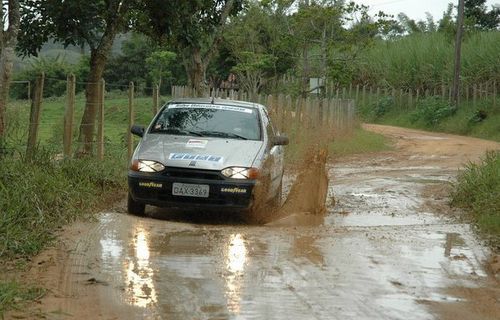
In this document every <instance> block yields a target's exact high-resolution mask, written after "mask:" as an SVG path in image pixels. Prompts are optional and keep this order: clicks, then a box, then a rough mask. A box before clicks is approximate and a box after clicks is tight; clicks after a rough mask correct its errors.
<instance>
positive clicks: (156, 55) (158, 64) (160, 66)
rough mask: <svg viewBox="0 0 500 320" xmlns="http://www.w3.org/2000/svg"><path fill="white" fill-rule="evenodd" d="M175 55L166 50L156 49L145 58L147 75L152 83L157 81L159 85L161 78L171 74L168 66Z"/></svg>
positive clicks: (168, 76)
mask: <svg viewBox="0 0 500 320" xmlns="http://www.w3.org/2000/svg"><path fill="white" fill-rule="evenodd" d="M176 57H177V55H176V54H175V53H173V52H171V51H167V50H158V51H154V52H152V53H151V55H150V56H149V57H148V58H147V59H146V65H147V67H148V70H149V76H150V77H151V79H152V80H153V82H154V83H159V84H160V86H161V83H162V80H164V79H168V78H170V77H171V76H172V72H171V70H170V67H171V65H172V63H173V62H174V61H175V59H176Z"/></svg>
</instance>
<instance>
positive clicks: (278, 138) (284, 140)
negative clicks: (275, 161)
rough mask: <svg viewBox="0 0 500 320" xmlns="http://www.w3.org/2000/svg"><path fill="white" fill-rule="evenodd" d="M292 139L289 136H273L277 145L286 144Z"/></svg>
mask: <svg viewBox="0 0 500 320" xmlns="http://www.w3.org/2000/svg"><path fill="white" fill-rule="evenodd" d="M289 142H290V140H289V139H288V137H287V136H275V137H274V138H273V145H275V146H286V145H287V144H288V143H289Z"/></svg>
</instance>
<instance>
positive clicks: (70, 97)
mask: <svg viewBox="0 0 500 320" xmlns="http://www.w3.org/2000/svg"><path fill="white" fill-rule="evenodd" d="M75 88H76V79H75V75H74V74H69V75H68V79H67V82H66V110H65V112H64V133H63V154H64V156H65V157H71V143H72V142H73V120H74V114H75Z"/></svg>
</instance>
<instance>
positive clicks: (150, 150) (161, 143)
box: [135, 134, 263, 170]
mask: <svg viewBox="0 0 500 320" xmlns="http://www.w3.org/2000/svg"><path fill="white" fill-rule="evenodd" d="M262 147H263V141H255V140H237V139H222V138H214V137H188V136H179V135H165V134H147V135H145V136H144V137H143V139H142V141H141V143H140V144H139V145H138V146H137V150H136V152H135V158H136V159H143V160H154V161H158V162H160V163H162V164H164V165H166V166H167V167H181V168H192V169H207V170H222V169H224V168H227V167H232V166H241V167H251V166H252V163H253V162H254V160H255V158H256V157H257V155H258V154H259V152H260V151H261V150H262Z"/></svg>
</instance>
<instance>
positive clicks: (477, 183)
mask: <svg viewBox="0 0 500 320" xmlns="http://www.w3.org/2000/svg"><path fill="white" fill-rule="evenodd" d="M452 205H454V206H457V207H461V208H465V209H467V210H468V211H470V212H471V213H472V215H473V217H474V219H475V221H476V222H477V223H478V225H479V226H480V227H481V228H482V230H484V231H486V232H487V233H489V234H492V235H494V236H495V237H496V240H497V241H500V151H490V152H487V153H486V155H485V156H484V157H483V159H482V160H481V162H480V163H472V162H471V163H469V164H467V166H466V167H465V169H464V170H463V171H462V172H461V173H460V174H459V175H458V178H457V182H456V183H455V184H454V190H453V192H452Z"/></svg>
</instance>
